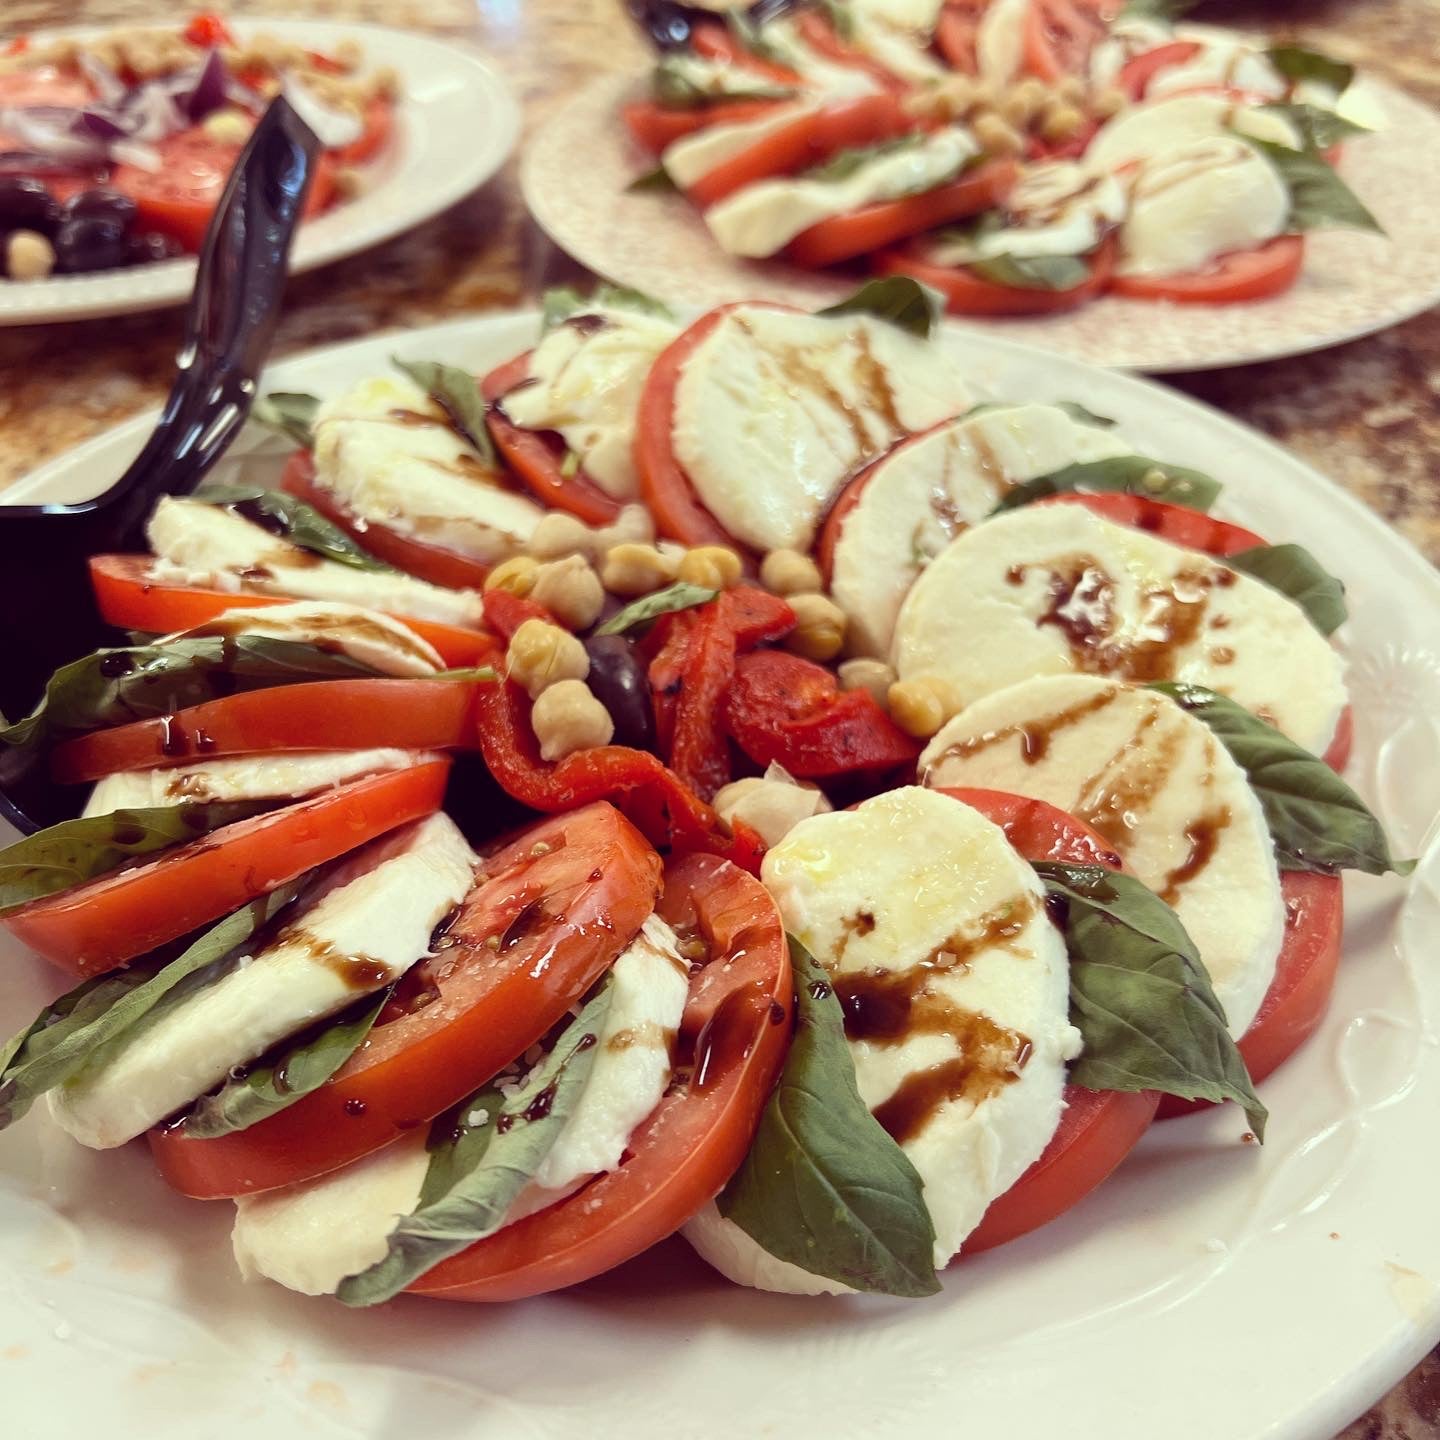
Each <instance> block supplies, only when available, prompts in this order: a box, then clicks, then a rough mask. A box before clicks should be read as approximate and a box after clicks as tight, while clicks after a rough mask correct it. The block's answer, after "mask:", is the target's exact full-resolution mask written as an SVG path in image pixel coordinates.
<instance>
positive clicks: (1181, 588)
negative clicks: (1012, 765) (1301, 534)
mask: <svg viewBox="0 0 1440 1440" xmlns="http://www.w3.org/2000/svg"><path fill="white" fill-rule="evenodd" d="M893 663H894V664H895V666H896V668H897V670H898V672H899V675H900V678H901V679H902V680H921V679H923V680H925V681H927V682H928V683H930V684H933V685H934V686H935V688H936V689H937V690H939V691H940V692H941V694H942V695H943V696H944V698H945V700H946V701H947V708H948V709H949V710H950V711H951V712H952V713H955V712H958V711H960V710H962V709H963V708H964V707H965V706H966V705H969V704H971V703H972V702H973V701H975V700H978V699H979V698H980V697H981V696H982V695H989V694H990V693H992V692H993V691H996V690H1001V689H1004V687H1005V686H1007V685H1013V684H1015V683H1016V682H1017V681H1019V680H1027V679H1029V678H1030V677H1031V676H1032V675H1059V674H1067V673H1070V672H1072V671H1081V672H1085V673H1089V674H1099V675H1109V676H1112V677H1114V678H1116V679H1127V680H1142V681H1143V680H1189V681H1193V682H1195V683H1196V684H1200V685H1204V686H1207V687H1208V688H1210V689H1212V690H1218V691H1219V692H1220V693H1221V694H1222V695H1228V696H1230V698H1231V699H1233V700H1235V701H1237V702H1238V703H1239V704H1241V705H1243V706H1244V707H1245V708H1246V709H1247V710H1249V711H1251V712H1253V713H1254V714H1257V715H1259V716H1260V717H1261V718H1262V719H1265V720H1267V721H1268V722H1269V723H1270V724H1272V725H1274V726H1276V727H1277V728H1278V729H1280V730H1282V731H1284V733H1285V734H1286V735H1288V736H1289V737H1290V738H1291V739H1292V740H1294V741H1295V742H1296V743H1297V744H1299V745H1303V746H1304V747H1305V748H1306V749H1307V750H1311V751H1314V752H1315V753H1316V754H1323V753H1324V751H1325V748H1326V746H1327V745H1328V744H1329V743H1330V739H1331V737H1332V736H1333V735H1334V733H1335V725H1336V723H1337V721H1338V720H1339V718H1340V712H1341V710H1342V709H1343V708H1344V706H1345V703H1346V696H1345V686H1344V680H1343V666H1342V664H1341V661H1340V657H1339V656H1338V655H1337V654H1336V652H1335V651H1334V650H1333V649H1332V648H1331V646H1330V644H1329V642H1328V641H1327V640H1326V639H1325V637H1324V636H1323V635H1321V634H1320V633H1319V632H1318V631H1317V630H1316V629H1315V627H1314V626H1313V625H1311V624H1310V622H1309V620H1308V619H1307V618H1306V616H1305V612H1304V611H1303V610H1302V609H1301V608H1300V607H1299V606H1298V605H1297V604H1295V602H1294V601H1293V600H1291V599H1289V597H1288V596H1285V595H1282V594H1280V593H1279V591H1277V590H1272V589H1271V588H1270V587H1269V586H1268V585H1264V584H1262V583H1261V582H1260V581H1258V580H1255V579H1252V578H1251V577H1250V576H1249V575H1245V574H1243V573H1241V572H1240V571H1237V570H1231V569H1228V568H1227V567H1226V566H1225V565H1223V564H1222V563H1220V562H1219V561H1216V560H1215V559H1213V558H1212V557H1210V556H1209V555H1204V554H1201V553H1200V552H1199V551H1196V550H1185V549H1182V548H1181V547H1180V546H1178V545H1172V544H1170V543H1169V542H1168V541H1165V540H1161V539H1159V538H1158V537H1156V536H1154V535H1152V534H1149V533H1147V532H1146V531H1143V530H1136V529H1131V528H1130V527H1128V526H1125V525H1116V524H1114V523H1112V522H1111V521H1109V520H1104V519H1102V518H1101V517H1100V516H1098V515H1096V514H1093V513H1092V512H1091V511H1089V510H1087V509H1085V507H1084V506H1081V505H1029V506H1025V507H1023V508H1022V509H1019V510H1015V511H1012V512H1009V513H1007V514H1003V515H998V516H996V517H995V519H993V520H988V521H986V523H985V524H984V525H983V526H977V527H976V528H975V529H973V530H968V531H966V532H965V533H964V534H962V535H960V536H959V538H958V539H956V540H954V541H952V542H951V544H950V545H949V546H947V547H946V549H945V550H943V551H942V552H941V553H940V555H939V556H937V557H936V559H935V560H934V561H933V562H932V563H931V564H930V565H929V566H928V567H927V568H926V570H925V571H924V572H923V573H922V574H921V576H920V578H919V579H918V580H916V582H915V584H914V586H913V587H912V588H911V590H910V593H909V595H907V596H906V598H905V603H904V604H903V605H902V606H901V609H900V615H899V618H898V620H897V621H896V626H895V641H894V662H893Z"/></svg>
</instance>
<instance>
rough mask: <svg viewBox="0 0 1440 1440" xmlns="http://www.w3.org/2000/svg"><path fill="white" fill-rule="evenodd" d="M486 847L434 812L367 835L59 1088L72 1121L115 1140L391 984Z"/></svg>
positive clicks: (421, 949) (86, 1140)
mask: <svg viewBox="0 0 1440 1440" xmlns="http://www.w3.org/2000/svg"><path fill="white" fill-rule="evenodd" d="M475 863H476V857H475V856H474V854H473V853H472V852H471V850H470V847H469V846H468V845H467V844H466V843H465V840H464V837H463V836H462V835H461V834H460V832H459V830H457V829H456V828H455V825H454V823H453V822H452V821H451V820H449V819H448V818H447V817H446V816H444V815H432V816H430V817H429V818H428V819H425V820H420V821H417V822H415V823H414V824H412V825H408V826H406V827H404V828H403V829H401V830H399V831H396V832H394V833H392V834H390V835H387V836H384V837H383V838H382V839H380V840H377V841H374V842H373V843H372V844H370V845H367V846H366V847H365V848H364V849H363V850H360V851H358V852H356V854H355V855H354V856H352V857H351V858H350V859H348V860H346V861H345V862H343V863H342V864H341V865H340V866H339V867H337V868H336V869H335V870H334V871H332V872H331V874H330V876H329V877H328V878H327V880H326V882H325V885H324V888H323V891H322V893H321V894H320V898H319V899H318V900H316V901H315V902H314V903H313V904H310V905H309V906H308V907H307V908H306V909H305V910H304V911H303V912H302V913H300V914H299V915H297V916H295V917H294V918H292V919H290V920H289V922H288V923H287V924H285V926H284V927H283V928H282V929H281V931H280V933H279V934H278V935H277V936H276V937H275V938H274V939H273V940H271V941H270V942H269V943H268V944H266V945H265V946H264V947H263V948H262V949H260V950H259V952H258V953H257V954H255V955H253V956H249V957H242V958H241V959H240V960H239V961H237V962H236V963H235V965H234V967H233V968H231V969H228V970H227V971H226V972H225V973H224V974H223V975H221V976H220V977H219V978H218V979H214V980H212V981H210V983H208V984H202V985H200V986H199V988H197V987H196V986H195V985H194V984H182V985H180V986H178V987H177V988H176V990H174V991H172V992H171V994H170V996H168V997H167V998H166V999H165V1000H164V1001H162V1002H161V1003H160V1004H159V1005H158V1006H157V1007H156V1008H155V1009H154V1010H153V1011H151V1013H150V1014H149V1015H148V1016H147V1017H146V1018H145V1020H144V1021H142V1022H141V1025H142V1029H141V1031H140V1033H138V1034H132V1035H131V1036H128V1037H123V1039H124V1041H125V1043H123V1044H121V1045H119V1046H118V1047H117V1048H116V1049H115V1050H114V1051H113V1052H112V1053H109V1054H107V1053H106V1052H105V1051H103V1050H102V1051H101V1052H100V1053H99V1054H97V1055H96V1056H95V1058H94V1059H93V1060H92V1061H91V1062H90V1064H89V1065H87V1067H86V1068H85V1070H84V1071H82V1072H81V1074H80V1075H78V1076H77V1077H76V1078H75V1079H74V1080H72V1081H69V1082H68V1083H67V1084H65V1085H64V1086H62V1087H61V1088H60V1089H58V1090H53V1091H51V1092H50V1108H51V1111H52V1113H53V1114H54V1116H55V1119H56V1121H57V1122H58V1123H59V1125H60V1126H61V1128H62V1129H64V1130H67V1131H69V1133H70V1134H71V1135H73V1136H74V1137H75V1138H76V1139H77V1140H78V1141H80V1143H81V1144H82V1145H89V1146H91V1147H92V1148H94V1149H97V1150H108V1149H111V1148H112V1147H114V1146H116V1145H123V1144H124V1143H125V1142H126V1141H127V1140H133V1139H134V1138H135V1136H137V1135H141V1134H143V1133H144V1132H145V1131H146V1130H148V1129H149V1128H150V1127H151V1126H152V1125H154V1124H156V1123H157V1122H159V1121H161V1120H163V1119H165V1117H166V1116H168V1115H173V1114H174V1113H175V1112H176V1111H177V1110H179V1109H181V1108H182V1107H183V1106H185V1105H188V1104H189V1103H190V1102H191V1101H192V1100H195V1099H197V1098H198V1097H199V1096H201V1095H204V1094H205V1093H206V1092H207V1091H209V1090H211V1089H213V1088H214V1087H215V1086H217V1085H219V1084H220V1083H221V1082H222V1081H223V1080H224V1079H225V1077H226V1076H227V1075H228V1074H229V1073H230V1071H231V1069H232V1068H233V1067H235V1066H237V1065H243V1064H245V1063H246V1062H248V1061H250V1060H253V1059H255V1058H256V1057H257V1056H259V1055H263V1054H264V1053H265V1052H266V1051H267V1050H269V1049H270V1048H271V1047H272V1046H273V1045H276V1044H278V1043H279V1042H280V1041H281V1040H284V1039H285V1038H286V1037H287V1036H289V1035H293V1034H295V1033H296V1032H297V1031H299V1030H303V1029H304V1028H305V1027H306V1026H307V1025H311V1024H313V1023H314V1022H315V1021H317V1020H323V1019H324V1018H325V1017H326V1016H329V1015H334V1014H335V1013H336V1012H337V1011H340V1010H343V1009H344V1008H345V1007H346V1006H347V1005H349V1004H350V1003H351V1002H352V1001H354V1000H355V999H356V998H357V997H358V996H360V995H363V994H366V993H369V992H373V991H376V990H380V989H382V988H383V987H384V986H386V985H388V984H390V982H391V981H392V980H395V979H397V978H398V977H399V976H400V975H402V974H404V972H405V971H406V970H408V969H409V968H410V967H411V966H412V965H413V964H415V962H416V961H417V960H419V959H421V958H422V957H423V956H425V955H427V954H428V953H429V951H430V937H431V934H432V932H433V931H434V929H435V926H436V925H437V924H438V922H439V921H441V920H442V919H444V917H445V916H446V915H448V914H449V913H450V911H451V910H453V909H454V908H455V906H457V905H458V904H459V903H460V902H461V901H462V900H463V899H464V898H465V896H466V894H468V893H469V890H470V887H471V885H472V883H473V881H474V866H475Z"/></svg>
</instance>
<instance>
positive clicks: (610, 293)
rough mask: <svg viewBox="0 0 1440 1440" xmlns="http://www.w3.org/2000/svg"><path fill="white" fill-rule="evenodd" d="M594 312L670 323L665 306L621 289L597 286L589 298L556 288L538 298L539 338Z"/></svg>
mask: <svg viewBox="0 0 1440 1440" xmlns="http://www.w3.org/2000/svg"><path fill="white" fill-rule="evenodd" d="M597 310H634V311H636V312H637V313H639V314H641V315H656V316H658V317H659V318H660V319H662V320H673V319H674V318H675V317H674V314H673V312H672V311H671V309H670V307H669V306H668V305H665V304H663V303H662V302H661V301H659V300H656V299H655V298H654V297H653V296H651V295H647V294H645V292H644V291H643V290H630V289H628V288H627V287H626V286H624V285H597V286H596V287H595V289H594V290H593V291H592V292H591V293H590V294H589V295H582V294H581V293H580V292H579V291H578V290H574V289H572V288H571V287H570V286H568V285H565V286H557V287H556V288H554V289H551V290H547V291H546V292H545V293H544V295H542V296H541V297H540V330H541V334H544V333H546V332H547V331H550V330H553V329H555V327H556V326H557V325H563V324H564V323H565V321H567V320H569V319H570V318H571V316H573V315H593V314H595V312H596V311H597Z"/></svg>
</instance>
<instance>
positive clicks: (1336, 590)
mask: <svg viewBox="0 0 1440 1440" xmlns="http://www.w3.org/2000/svg"><path fill="white" fill-rule="evenodd" d="M1225 564H1226V565H1228V566H1230V568H1231V569H1232V570H1243V571H1244V572H1245V573H1246V574H1247V575H1253V576H1254V577H1255V578H1256V579H1257V580H1260V581H1263V582H1264V583H1265V584H1266V585H1268V586H1269V587H1270V588H1271V589H1272V590H1278V591H1279V592H1280V593H1281V594H1282V595H1288V596H1289V597H1290V598H1291V599H1292V600H1293V601H1294V602H1295V603H1296V604H1297V605H1298V606H1299V607H1300V608H1301V609H1302V610H1303V611H1304V612H1305V614H1306V615H1307V616H1309V618H1310V623H1311V624H1312V625H1314V627H1315V628H1316V629H1317V630H1318V631H1319V632H1320V633H1321V634H1322V635H1332V634H1334V632H1335V631H1336V630H1338V629H1339V628H1340V627H1341V626H1342V625H1343V624H1344V623H1345V622H1346V620H1348V619H1349V618H1350V612H1349V611H1348V610H1347V609H1346V608H1345V587H1344V585H1342V584H1341V583H1340V581H1339V580H1338V579H1337V578H1336V577H1335V576H1334V575H1332V574H1331V573H1330V572H1329V571H1328V570H1326V569H1325V568H1324V567H1323V566H1322V565H1321V564H1320V562H1319V561H1318V560H1317V559H1316V558H1315V557H1314V556H1313V555H1312V554H1311V553H1310V552H1309V551H1308V550H1307V549H1305V547H1304V546H1303V545H1257V546H1256V547H1255V548H1254V549H1253V550H1242V551H1240V552H1239V554H1237V555H1227V556H1226V557H1225Z"/></svg>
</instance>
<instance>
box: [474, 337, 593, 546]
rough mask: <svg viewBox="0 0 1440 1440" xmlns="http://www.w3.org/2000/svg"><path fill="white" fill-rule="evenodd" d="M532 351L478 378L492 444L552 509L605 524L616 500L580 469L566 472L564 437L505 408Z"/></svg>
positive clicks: (524, 373)
mask: <svg viewBox="0 0 1440 1440" xmlns="http://www.w3.org/2000/svg"><path fill="white" fill-rule="evenodd" d="M531 353H532V352H531V351H529V350H527V351H526V352H525V353H524V354H523V355H517V356H516V357H515V358H514V359H513V360H507V361H506V362H505V364H503V365H500V366H497V367H496V368H495V369H494V370H492V371H491V372H490V373H489V374H488V375H487V376H485V378H484V379H483V380H481V382H480V389H481V392H482V393H483V394H484V396H485V399H486V401H487V402H488V404H489V407H490V408H489V411H488V413H487V414H486V417H485V423H486V425H487V426H488V427H489V429H490V435H491V438H492V439H493V440H494V441H495V448H496V449H497V450H499V452H500V454H501V455H502V456H503V457H504V459H505V463H506V464H507V465H509V466H510V468H511V469H512V470H513V471H514V472H515V473H516V474H517V475H518V476H519V477H520V479H521V480H522V481H523V482H524V484H525V487H526V489H528V490H529V491H530V493H531V494H532V495H534V496H535V498H536V499H537V500H539V501H541V502H542V503H543V504H545V505H549V506H552V507H553V508H554V509H556V510H565V511H567V512H568V513H569V514H571V515H574V516H575V517H576V518H577V519H580V520H583V521H584V522H585V523H586V524H587V525H608V524H609V523H610V522H611V521H612V520H614V519H615V517H616V516H617V515H618V514H619V513H620V509H621V504H620V501H618V500H617V499H616V498H615V497H614V496H613V495H611V494H609V493H607V492H606V491H605V490H604V489H602V488H601V487H600V486H599V485H598V484H596V482H595V481H594V480H592V479H591V478H590V477H589V476H588V475H587V474H586V473H585V472H584V470H576V471H575V473H574V474H573V475H568V474H566V472H565V460H566V456H567V455H568V454H569V450H568V449H567V447H566V445H565V442H564V440H562V439H561V438H560V436H559V435H558V434H556V433H555V431H553V430H526V429H523V428H522V427H521V426H519V425H516V424H514V423H512V422H511V420H510V417H509V416H508V415H506V414H505V409H504V400H505V396H506V395H508V394H509V393H510V391H512V390H514V389H515V388H516V387H517V386H519V385H521V384H523V383H524V382H525V381H526V380H528V379H529V377H530V356H531Z"/></svg>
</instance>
